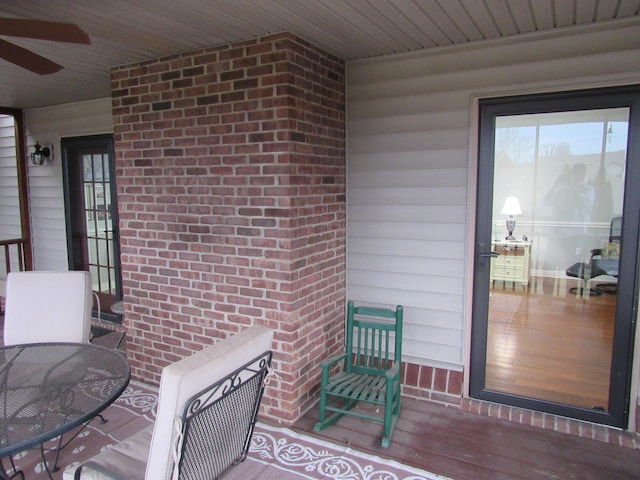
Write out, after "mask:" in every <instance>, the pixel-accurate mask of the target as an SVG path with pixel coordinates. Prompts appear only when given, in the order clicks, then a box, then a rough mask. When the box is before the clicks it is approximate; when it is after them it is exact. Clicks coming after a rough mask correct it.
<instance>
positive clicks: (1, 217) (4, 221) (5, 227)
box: [0, 115, 22, 269]
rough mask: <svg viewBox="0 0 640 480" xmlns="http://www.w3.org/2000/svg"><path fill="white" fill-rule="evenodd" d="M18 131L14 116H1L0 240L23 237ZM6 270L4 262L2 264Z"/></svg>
mask: <svg viewBox="0 0 640 480" xmlns="http://www.w3.org/2000/svg"><path fill="white" fill-rule="evenodd" d="M16 165H17V159H16V131H15V122H14V119H13V116H12V115H0V239H2V240H7V239H13V238H20V237H22V229H21V227H20V201H19V200H20V196H19V192H18V170H17V168H16ZM2 265H3V267H2V268H3V269H4V262H2Z"/></svg>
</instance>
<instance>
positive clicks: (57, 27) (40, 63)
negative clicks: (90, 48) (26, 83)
mask: <svg viewBox="0 0 640 480" xmlns="http://www.w3.org/2000/svg"><path fill="white" fill-rule="evenodd" d="M0 35H6V36H11V37H22V38H35V39H38V40H49V41H53V42H65V43H79V44H84V45H90V44H91V40H89V35H87V34H86V33H85V32H84V30H82V29H81V28H80V27H78V26H77V25H75V24H73V23H62V22H50V21H47V20H31V19H22V18H0ZM0 58H3V59H5V60H7V61H8V62H11V63H14V64H16V65H18V66H20V67H22V68H26V69H27V70H31V71H32V72H34V73H37V74H39V75H49V74H51V73H55V72H58V71H60V70H62V68H63V67H62V65H59V64H57V63H55V62H52V61H51V60H49V59H48V58H45V57H43V56H41V55H38V54H37V53H34V52H32V51H30V50H27V49H26V48H22V47H19V46H18V45H14V44H13V43H11V42H7V41H6V40H2V39H0Z"/></svg>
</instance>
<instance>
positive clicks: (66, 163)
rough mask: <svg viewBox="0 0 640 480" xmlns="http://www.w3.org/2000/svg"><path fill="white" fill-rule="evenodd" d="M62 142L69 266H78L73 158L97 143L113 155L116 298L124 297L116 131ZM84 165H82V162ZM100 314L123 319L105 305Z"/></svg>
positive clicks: (109, 318)
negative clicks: (117, 188)
mask: <svg viewBox="0 0 640 480" xmlns="http://www.w3.org/2000/svg"><path fill="white" fill-rule="evenodd" d="M60 143H61V146H62V175H63V193H64V211H65V225H66V230H67V256H68V262H69V269H70V270H74V269H76V267H75V265H74V257H73V251H74V246H73V228H72V221H73V220H72V219H73V213H72V212H73V209H72V206H71V201H72V194H71V178H70V169H71V168H72V167H71V165H70V162H71V161H72V158H73V156H74V151H75V150H77V149H81V148H86V147H91V146H95V145H96V144H100V145H101V146H102V147H106V150H107V151H108V155H109V159H110V162H109V166H110V172H109V174H110V179H111V181H110V184H111V192H110V193H111V199H112V202H111V209H110V214H111V218H112V224H113V248H114V252H113V255H114V263H115V265H114V269H115V276H116V293H115V297H116V301H117V300H118V299H121V298H122V273H121V264H120V241H119V238H120V228H119V219H118V208H117V192H116V184H115V178H116V177H115V150H114V146H113V135H112V134H104V135H88V136H82V137H66V138H62V139H61V141H60ZM80 168H82V165H81V166H80ZM100 318H101V319H103V320H108V321H111V322H114V323H121V322H122V315H119V314H116V313H113V312H111V311H110V310H109V309H104V308H101V311H100Z"/></svg>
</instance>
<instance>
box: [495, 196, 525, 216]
mask: <svg viewBox="0 0 640 480" xmlns="http://www.w3.org/2000/svg"><path fill="white" fill-rule="evenodd" d="M500 213H501V214H502V215H522V209H521V208H520V201H519V200H518V199H517V198H516V197H507V198H506V200H505V201H504V206H503V207H502V210H500Z"/></svg>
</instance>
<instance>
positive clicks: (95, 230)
mask: <svg viewBox="0 0 640 480" xmlns="http://www.w3.org/2000/svg"><path fill="white" fill-rule="evenodd" d="M62 146H63V151H64V160H65V173H66V180H67V185H66V187H67V188H66V191H67V199H68V201H67V213H68V215H67V219H68V220H67V223H68V230H69V239H70V245H69V261H70V268H72V269H73V270H86V271H89V272H91V278H92V281H93V290H94V292H95V293H96V294H97V295H98V298H99V300H100V310H101V314H102V316H103V317H104V318H105V319H108V320H115V321H117V320H118V319H119V317H118V316H115V315H112V314H111V310H110V307H111V305H112V304H113V303H115V302H116V301H118V299H119V298H121V288H120V263H119V258H120V256H119V249H118V243H119V242H118V241H117V240H118V235H117V231H118V230H117V225H118V222H117V216H116V212H117V208H116V202H115V185H114V183H113V178H114V175H113V146H112V139H111V136H100V137H81V138H76V139H63V142H62Z"/></svg>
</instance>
